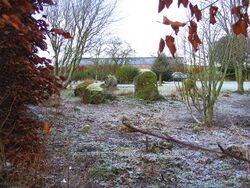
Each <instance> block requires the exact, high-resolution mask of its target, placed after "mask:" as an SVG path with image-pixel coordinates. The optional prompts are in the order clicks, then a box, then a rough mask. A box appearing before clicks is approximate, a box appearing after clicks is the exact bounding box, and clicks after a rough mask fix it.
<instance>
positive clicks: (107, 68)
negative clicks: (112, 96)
mask: <svg viewBox="0 0 250 188" xmlns="http://www.w3.org/2000/svg"><path fill="white" fill-rule="evenodd" d="M117 69H118V65H113V64H101V65H98V66H96V65H89V66H84V67H79V68H78V69H77V70H76V71H75V72H74V73H73V75H72V77H71V80H72V81H78V80H84V79H96V77H97V80H105V78H106V77H107V76H108V75H114V74H115V73H116V70H117Z"/></svg>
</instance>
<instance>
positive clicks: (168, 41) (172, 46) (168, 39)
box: [165, 35, 176, 58]
mask: <svg viewBox="0 0 250 188" xmlns="http://www.w3.org/2000/svg"><path fill="white" fill-rule="evenodd" d="M165 41H166V44H167V47H168V49H169V50H170V53H171V54H172V56H173V57H174V58H175V52H176V47H175V44H174V38H173V37H172V36H170V35H167V36H166V39H165Z"/></svg>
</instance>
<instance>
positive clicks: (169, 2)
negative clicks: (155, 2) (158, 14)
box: [164, 0, 173, 8]
mask: <svg viewBox="0 0 250 188" xmlns="http://www.w3.org/2000/svg"><path fill="white" fill-rule="evenodd" d="M164 2H165V5H166V7H167V8H169V7H170V5H171V4H172V3H173V0H164Z"/></svg>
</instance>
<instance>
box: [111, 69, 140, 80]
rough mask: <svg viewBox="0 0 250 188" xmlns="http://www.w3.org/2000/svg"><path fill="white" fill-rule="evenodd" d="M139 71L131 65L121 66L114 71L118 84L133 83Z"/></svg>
mask: <svg viewBox="0 0 250 188" xmlns="http://www.w3.org/2000/svg"><path fill="white" fill-rule="evenodd" d="M139 73H140V70H139V69H138V68H136V67H133V66H131V65H123V66H121V67H120V68H118V70H117V71H116V78H117V81H118V83H120V84H130V83H133V80H134V78H135V77H136V76H137V75H139Z"/></svg>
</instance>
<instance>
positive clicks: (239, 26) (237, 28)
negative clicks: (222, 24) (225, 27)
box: [232, 19, 248, 37]
mask: <svg viewBox="0 0 250 188" xmlns="http://www.w3.org/2000/svg"><path fill="white" fill-rule="evenodd" d="M247 27H248V24H247V22H246V21H245V20H244V19H240V20H239V21H237V22H236V23H235V24H233V25H232V28H233V32H234V34H236V35H239V34H243V35H244V36H245V37H247Z"/></svg>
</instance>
